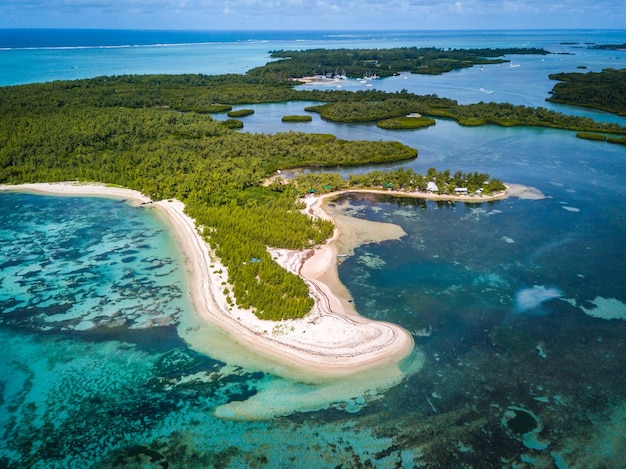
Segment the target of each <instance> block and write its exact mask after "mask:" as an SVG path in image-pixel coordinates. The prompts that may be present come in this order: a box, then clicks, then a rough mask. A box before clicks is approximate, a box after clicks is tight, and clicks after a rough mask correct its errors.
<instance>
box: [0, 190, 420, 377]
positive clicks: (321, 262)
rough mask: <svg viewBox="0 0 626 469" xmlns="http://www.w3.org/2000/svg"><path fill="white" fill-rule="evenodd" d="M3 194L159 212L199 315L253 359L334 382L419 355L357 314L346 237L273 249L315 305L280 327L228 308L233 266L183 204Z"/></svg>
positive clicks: (119, 194) (400, 336) (133, 194)
mask: <svg viewBox="0 0 626 469" xmlns="http://www.w3.org/2000/svg"><path fill="white" fill-rule="evenodd" d="M0 190H4V191H20V192H29V193H37V194H48V195H65V196H93V197H110V198H115V199H121V200H127V201H128V202H129V203H131V204H133V205H142V204H143V205H145V206H148V207H150V208H155V209H157V210H159V211H160V213H163V214H164V215H165V216H166V218H167V220H169V222H170V225H171V227H172V228H173V230H174V233H175V235H176V239H177V240H178V242H179V243H180V245H181V247H182V250H183V253H184V257H185V260H186V268H187V271H188V274H189V278H190V282H191V284H190V290H191V297H192V302H193V305H194V309H195V313H196V315H198V316H199V317H200V318H202V319H204V320H206V321H208V322H210V323H212V324H213V325H215V326H217V327H218V328H220V329H221V330H222V331H224V332H226V333H227V334H228V335H229V336H231V337H232V338H234V339H235V340H236V341H237V342H238V343H240V344H242V345H244V346H245V347H247V348H248V349H250V350H252V351H253V352H254V353H256V354H259V355H262V356H265V357H268V358H270V359H272V360H274V361H276V362H278V363H281V364H282V365H284V366H286V367H289V368H295V369H301V370H306V372H307V373H308V374H310V375H311V376H315V377H318V378H332V377H338V376H346V375H352V374H356V373H359V372H362V371H366V370H369V369H372V368H377V367H380V366H383V365H386V364H389V363H398V362H399V361H401V360H403V359H405V358H406V357H408V356H409V355H411V353H412V351H413V348H414V343H413V338H412V336H411V335H410V334H409V333H408V332H407V331H405V330H404V329H402V328H401V327H399V326H396V325H394V324H390V323H384V322H378V321H372V320H369V319H367V318H364V317H362V316H360V315H358V313H357V312H356V311H355V310H354V307H353V305H352V303H351V301H350V298H349V293H348V292H347V290H346V289H345V287H344V286H343V285H342V284H341V282H340V281H339V278H338V275H337V269H336V259H337V257H336V247H335V245H334V241H335V240H336V238H337V237H338V236H339V232H336V233H335V234H334V236H333V238H332V239H331V240H329V241H328V242H327V243H325V244H324V245H322V246H317V247H316V248H312V249H308V250H304V251H289V250H284V249H272V250H270V252H271V254H272V256H273V257H274V259H275V260H276V262H278V263H279V264H280V265H282V266H283V267H284V268H286V269H288V270H290V271H291V272H293V273H295V274H298V275H301V276H302V278H303V279H304V281H305V282H306V283H307V285H308V286H309V289H310V291H311V295H312V296H313V298H314V299H315V306H314V308H313V310H312V311H311V313H310V314H309V315H307V316H306V317H305V318H303V319H297V320H286V321H280V322H273V321H265V320H261V319H259V318H257V317H256V316H255V315H254V314H253V313H252V312H251V311H247V310H243V309H241V308H238V307H236V306H232V305H229V304H228V302H227V298H226V296H225V294H224V293H223V288H224V287H223V282H226V281H227V279H228V277H227V273H226V268H225V267H224V266H223V265H221V263H220V262H219V260H218V259H216V258H215V257H214V256H213V255H212V253H211V251H210V249H209V246H208V245H207V244H206V242H205V241H204V240H203V239H202V238H201V236H200V235H199V234H198V231H197V229H196V225H195V221H194V220H192V219H191V218H189V217H188V216H187V215H186V214H185V213H184V205H183V203H182V202H179V201H176V200H169V201H168V200H162V201H158V202H152V201H151V200H150V199H149V198H148V197H145V196H144V195H142V194H140V193H139V192H137V191H133V190H129V189H123V188H119V187H109V186H104V185H100V184H81V183H41V184H23V185H18V186H0ZM308 210H312V211H313V212H314V214H315V216H321V217H326V218H328V215H327V214H325V213H324V212H323V210H322V209H321V207H320V206H319V204H310V206H309V207H308Z"/></svg>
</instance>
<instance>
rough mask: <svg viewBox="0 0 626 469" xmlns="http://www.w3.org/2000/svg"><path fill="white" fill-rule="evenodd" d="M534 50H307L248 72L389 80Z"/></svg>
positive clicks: (536, 51) (276, 55) (292, 52)
mask: <svg viewBox="0 0 626 469" xmlns="http://www.w3.org/2000/svg"><path fill="white" fill-rule="evenodd" d="M548 53H549V52H547V51H545V50H543V49H537V48H508V49H437V48H435V47H425V48H418V47H398V48H394V49H310V50H304V51H295V50H287V51H273V52H272V53H271V57H272V58H274V59H278V60H276V61H274V62H269V63H268V64H267V65H265V66H262V67H257V68H254V69H252V70H250V71H249V72H248V75H251V76H260V77H272V78H276V79H283V80H284V79H288V78H301V77H309V76H314V75H324V76H326V75H331V76H332V75H340V74H341V75H344V76H346V77H348V78H360V77H373V76H377V77H388V76H392V75H394V74H398V73H402V72H411V73H421V74H429V75H440V74H442V73H446V72H450V71H452V70H456V69H459V68H467V67H472V66H474V65H483V64H484V65H487V64H498V63H503V62H508V60H506V59H503V58H502V56H504V55H507V54H539V55H545V54H548Z"/></svg>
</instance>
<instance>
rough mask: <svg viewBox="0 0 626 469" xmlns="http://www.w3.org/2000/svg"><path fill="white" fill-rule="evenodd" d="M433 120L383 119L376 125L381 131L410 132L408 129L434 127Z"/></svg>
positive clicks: (417, 118)
mask: <svg viewBox="0 0 626 469" xmlns="http://www.w3.org/2000/svg"><path fill="white" fill-rule="evenodd" d="M435 123H436V122H435V119H431V118H430V117H409V116H406V117H394V118H392V119H385V120H382V121H378V123H377V124H376V125H377V126H378V127H380V128H381V129H388V130H410V129H422V128H424V127H430V126H431V125H435Z"/></svg>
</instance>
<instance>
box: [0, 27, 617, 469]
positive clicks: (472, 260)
mask: <svg viewBox="0 0 626 469" xmlns="http://www.w3.org/2000/svg"><path fill="white" fill-rule="evenodd" d="M5 33H6V34H8V33H7V32H3V34H5ZM10 33H12V35H10V34H9V36H10V38H11V40H12V41H14V40H15V37H16V33H15V32H10ZM151 34H152V35H151ZM151 34H147V33H145V34H144V33H136V34H135V35H133V34H131V33H124V32H118V33H117V34H107V33H103V32H100V33H98V34H95V33H93V34H87V33H85V32H83V33H82V35H81V34H79V33H75V35H73V36H72V35H69V36H67V35H59V34H58V33H50V34H49V35H47V34H46V35H42V37H41V38H39V40H36V41H33V36H32V34H31V35H28V36H27V37H29V38H30V39H29V41H30V42H29V41H26V40H25V39H24V38H22V39H20V41H21V42H17V43H16V42H10V41H9V39H7V36H3V35H2V34H0V41H3V42H0V49H1V50H0V63H1V64H2V67H0V78H1V80H0V82H1V83H3V84H14V83H26V82H32V81H45V80H51V79H58V78H78V77H82V76H94V75H97V74H104V73H107V70H111V73H144V72H147V71H159V72H182V71H186V72H203V73H222V72H223V71H231V72H240V71H244V70H245V69H247V68H249V66H250V65H249V64H261V63H264V62H265V60H266V54H267V51H268V50H271V49H278V48H283V47H284V48H305V47H311V45H315V46H318V47H322V46H324V47H334V46H336V45H337V44H339V45H341V44H345V47H357V46H360V47H370V46H372V44H376V46H377V47H387V46H389V45H391V44H402V45H433V46H438V47H496V46H500V45H502V46H508V45H512V46H521V45H528V46H533V47H534V46H538V47H546V48H547V49H548V50H553V51H555V52H567V55H562V54H559V55H550V56H544V57H530V56H529V57H515V58H513V60H514V62H515V63H517V64H520V67H515V68H513V69H506V68H504V69H503V68H502V67H497V66H494V67H484V68H483V71H482V72H481V71H480V70H479V69H468V70H462V71H459V72H453V73H451V74H448V75H444V76H439V77H422V76H408V77H407V78H406V79H404V78H403V77H397V78H393V79H388V80H380V81H378V82H375V83H374V84H373V87H381V88H382V89H387V90H400V89H402V88H406V89H408V90H409V91H413V92H418V93H426V92H428V93H431V92H435V93H437V94H439V95H441V96H447V97H452V98H454V99H459V100H460V101H462V102H474V101H480V100H491V99H494V100H506V101H509V102H514V103H516V104H529V105H544V106H547V107H551V105H549V104H547V103H545V102H543V100H544V99H545V97H547V95H548V91H549V90H550V89H551V87H552V82H550V81H549V80H547V74H548V73H552V72H554V71H574V70H576V67H577V66H578V65H585V66H587V67H588V69H589V70H591V69H593V70H600V69H602V68H604V67H610V66H619V64H621V63H623V61H624V60H626V55H625V54H626V52H623V51H622V52H619V51H595V50H591V49H586V48H585V47H584V45H585V43H588V42H596V43H623V42H626V32H624V31H618V32H615V31H557V32H545V31H541V32H538V31H534V32H532V31H531V32H523V31H517V32H511V33H509V32H501V31H500V32H477V33H472V32H398V33H388V32H387V33H385V32H374V33H371V34H370V33H367V34H365V33H358V34H357V33H347V34H345V35H343V34H334V33H332V34H331V33H306V34H305V33H280V34H279V33H264V32H255V33H254V34H252V33H243V32H240V33H229V34H228V35H226V34H225V35H222V36H219V35H218V34H217V33H205V34H204V35H203V34H200V33H172V32H170V33H167V34H166V33H162V34H161V35H159V33H151ZM59 36H62V37H63V38H64V42H59ZM131 39H132V41H131ZM86 40H89V41H92V42H91V43H89V44H87V43H86V42H84V41H86ZM129 41H130V42H129ZM176 42H178V43H179V44H177V45H169V46H163V44H166V43H170V44H173V43H176ZM564 42H575V43H576V44H564ZM131 43H132V44H134V45H135V47H127V46H128V45H129V44H131ZM85 44H87V46H85ZM157 44H161V45H160V46H158V45H157ZM105 46H106V47H105ZM211 57H213V58H214V59H211ZM24 58H28V65H27V66H26V67H23V66H18V63H20V60H23V59H24ZM77 58H80V60H81V62H80V63H81V65H80V66H79V68H72V67H73V65H72V64H74V63H76V60H77ZM542 59H544V60H543V61H542ZM11 63H13V65H11ZM252 66H254V65H252ZM344 87H345V88H351V87H352V88H354V89H361V88H362V87H363V84H361V83H359V82H358V81H356V80H355V81H353V82H349V83H347V84H344ZM481 87H482V88H484V89H489V90H490V91H493V93H491V94H488V93H485V92H482V91H480V88H481ZM420 90H422V91H420ZM308 104H309V103H283V104H272V105H263V106H255V107H254V109H255V114H254V115H252V116H249V117H246V118H245V119H244V122H245V127H244V130H246V131H250V132H267V133H270V132H272V133H273V132H279V131H285V130H289V129H294V130H303V131H307V132H328V133H333V134H335V135H337V136H338V137H341V138H352V139H357V138H366V139H374V140H378V139H393V140H400V141H402V142H403V143H406V144H408V145H411V146H413V147H415V148H418V149H419V157H418V158H417V159H416V160H415V161H412V162H409V163H407V164H403V165H391V167H397V166H406V167H412V168H414V169H415V170H416V171H420V172H425V171H426V170H427V169H428V168H429V167H431V166H436V167H437V168H439V169H444V168H450V169H452V170H457V169H458V170H462V171H481V172H489V173H490V174H492V175H493V176H495V177H498V178H500V179H502V180H504V181H507V182H515V183H521V184H526V185H529V186H533V187H536V188H538V189H539V190H541V191H542V192H543V193H544V194H546V196H547V198H545V199H542V200H523V199H516V198H511V199H507V200H503V201H498V202H492V203H484V204H462V203H455V204H449V203H436V202H426V201H420V200H413V199H397V198H391V197H386V196H363V195H355V194H352V195H345V196H342V197H340V198H338V199H337V200H335V201H334V202H333V204H334V207H333V209H334V210H341V211H342V212H346V213H351V214H353V215H354V216H358V217H363V218H367V219H371V220H376V221H386V222H391V223H396V224H399V225H400V226H402V227H403V228H404V230H405V231H406V232H407V236H405V237H404V238H403V239H402V240H400V241H393V242H387V243H382V244H372V245H367V246H363V247H361V248H358V249H356V251H355V254H354V255H353V256H351V257H349V258H347V259H345V260H344V261H343V262H342V263H341V264H340V265H339V273H340V276H341V279H342V281H343V282H344V283H345V284H346V286H347V287H348V288H349V290H350V291H351V293H352V295H353V297H354V301H355V304H356V306H357V309H358V310H359V311H360V312H361V313H362V314H364V315H366V316H368V317H372V318H375V319H381V320H385V321H391V322H394V323H397V324H400V325H402V326H403V327H405V328H406V329H407V330H409V331H410V332H411V333H412V334H413V335H414V338H415V342H416V345H417V347H418V350H419V351H420V353H422V354H423V356H424V358H425V363H424V366H423V367H422V369H421V370H420V371H419V372H414V373H409V374H408V375H407V376H406V378H405V379H404V380H402V381H401V382H400V383H399V384H397V385H396V386H393V387H391V388H390V389H387V390H385V391H381V392H379V393H377V392H376V391H375V390H368V391H367V392H363V391H362V390H361V391H359V392H356V391H355V393H354V394H353V395H351V396H349V397H351V399H346V396H345V395H344V394H345V389H342V390H341V391H342V392H343V393H344V394H341V395H340V394H339V388H333V385H334V384H340V383H330V384H328V383H327V384H326V385H324V386H322V385H319V386H316V385H305V384H302V383H298V382H296V381H294V380H288V379H284V378H280V377H277V376H275V375H273V374H269V373H267V374H266V373H262V372H259V371H258V368H256V367H254V366H252V365H251V366H237V365H233V364H228V363H227V362H228V361H229V360H228V354H229V352H225V350H230V349H227V348H226V347H230V346H231V345H227V344H226V343H225V342H223V341H222V340H221V339H220V338H219V337H217V335H210V336H208V337H210V339H207V343H206V344H204V346H203V347H202V352H203V353H199V352H198V351H197V350H196V349H191V348H190V347H189V345H188V344H187V343H186V342H185V340H186V338H189V337H190V335H191V334H193V333H194V331H196V329H198V328H199V329H200V330H202V329H201V326H200V325H198V324H197V321H196V322H195V323H194V318H193V312H192V309H191V306H190V301H189V297H188V295H187V281H186V279H185V275H184V265H183V263H182V261H181V258H180V253H179V252H178V249H177V247H176V245H175V243H174V242H173V239H172V238H171V236H170V234H169V232H168V230H167V227H166V226H165V225H163V224H162V221H161V220H160V219H159V218H158V217H156V216H155V214H154V213H153V212H152V211H151V210H149V209H146V208H145V207H144V208H133V207H130V206H128V205H127V204H126V203H124V202H118V201H111V200H104V199H95V198H71V197H69V198H66V197H44V196H36V195H28V194H14V193H11V194H8V193H3V194H0V271H1V276H0V311H2V316H1V317H0V321H1V322H0V340H1V343H2V344H3V348H4V354H3V358H2V359H1V360H0V396H1V398H0V436H1V441H2V443H0V467H6V466H8V467H46V468H47V467H63V468H65V467H170V468H172V467H229V468H234V467H268V468H269V467H271V468H276V467H283V468H287V467H312V468H315V467H320V468H325V467H337V466H342V467H382V468H386V467H405V468H409V467H475V468H492V467H493V468H500V467H540V468H544V467H571V468H574V467H580V468H589V467H595V468H601V467H606V468H620V467H624V465H623V461H622V458H623V451H624V448H625V447H626V438H625V437H624V434H625V433H626V431H625V429H626V391H625V390H626V373H625V372H624V370H626V354H625V353H624V347H625V346H626V344H625V339H626V320H624V319H619V318H615V317H622V318H624V317H626V306H625V305H626V281H625V280H624V275H623V266H624V265H626V249H624V244H623V243H624V239H625V237H626V236H625V235H626V215H625V213H626V210H625V209H626V203H625V202H624V200H626V199H625V197H626V185H625V184H624V181H625V180H626V150H625V149H624V148H623V147H622V146H618V145H610V144H602V143H597V142H590V141H584V140H580V139H577V138H576V137H575V135H574V134H573V133H571V132H564V131H557V130H547V129H532V128H498V127H480V128H463V127H459V126H458V125H456V124H455V123H453V122H449V121H444V120H438V121H437V124H436V125H435V126H433V127H430V128H428V129H423V130H419V131H415V132H402V133H394V132H389V131H384V130H381V129H378V128H377V127H375V126H369V125H364V126H358V125H336V124H331V123H328V122H324V121H321V120H320V119H319V118H318V116H316V115H315V116H314V119H313V122H311V123H310V124H300V125H296V124H283V123H281V122H280V118H281V117H282V116H283V115H286V114H299V113H302V112H303V111H302V110H303V108H304V107H305V106H306V105H308ZM246 107H250V106H246ZM559 109H560V110H562V111H564V112H571V113H573V114H581V115H589V116H592V117H594V118H596V119H599V120H607V121H618V122H621V123H622V124H624V118H619V117H615V116H611V115H608V114H606V113H600V112H596V111H592V110H585V109H576V108H571V107H567V106H561V107H560V108H559ZM369 169H370V168H359V169H358V170H359V171H367V170H369ZM344 173H346V174H347V173H348V172H347V171H345V172H344ZM620 315H621V316H620ZM598 316H600V317H598ZM602 316H604V318H603V317H602ZM609 317H613V318H614V319H608V318H609ZM196 348H197V347H196ZM212 349H219V350H213V352H212ZM239 353H240V351H239ZM216 356H219V357H222V360H218V359H216V358H215V357H216ZM336 390H337V391H336ZM335 391H336V392H337V398H336V400H335V402H333V403H332V405H324V406H321V407H322V408H321V409H320V410H312V409H313V408H314V407H308V408H307V407H306V406H305V407H304V408H307V409H308V410H307V411H306V412H293V413H288V414H289V415H285V416H282V417H276V418H272V419H269V420H261V421H230V420H224V419H220V418H217V417H216V416H215V412H216V410H218V409H221V408H223V407H222V406H224V405H226V406H228V405H233V404H234V405H237V404H244V405H245V403H246V402H251V401H255V400H257V401H258V402H261V403H263V402H267V403H268V405H275V404H276V403H281V402H282V403H284V402H286V401H288V402H291V401H290V399H292V398H293V396H294V395H300V396H301V397H302V399H304V400H306V399H307V398H309V397H310V398H311V399H313V398H315V397H316V396H319V395H320V394H323V395H324V398H325V399H326V400H327V401H328V400H330V401H332V400H333V399H332V396H331V398H330V399H328V394H329V393H330V394H331V395H332V393H333V392H335ZM311 399H309V401H310V400H311Z"/></svg>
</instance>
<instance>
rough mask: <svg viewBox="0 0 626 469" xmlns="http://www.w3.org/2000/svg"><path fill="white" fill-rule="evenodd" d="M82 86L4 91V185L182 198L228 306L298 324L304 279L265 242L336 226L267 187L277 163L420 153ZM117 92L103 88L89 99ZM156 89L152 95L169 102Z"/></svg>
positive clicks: (278, 187) (0, 167)
mask: <svg viewBox="0 0 626 469" xmlns="http://www.w3.org/2000/svg"><path fill="white" fill-rule="evenodd" d="M121 81H125V80H121ZM85 85H90V86H92V87H93V86H94V84H93V81H90V80H88V81H86V82H78V83H76V82H71V83H66V82H58V83H54V84H45V85H28V86H24V87H21V86H18V87H11V88H3V89H2V90H1V93H0V95H1V96H2V98H1V99H2V102H1V114H0V183H22V182H38V181H66V180H78V181H100V182H103V183H107V184H116V185H121V186H124V187H128V188H131V189H135V190H139V191H141V192H142V193H144V194H146V195H149V196H150V197H152V198H153V199H168V198H178V199H180V200H182V201H184V202H185V204H186V209H187V211H188V213H189V215H190V216H191V217H193V218H195V219H196V222H197V224H198V226H199V227H203V229H202V232H203V234H204V236H205V237H206V238H207V241H208V242H209V243H210V245H211V246H212V247H213V249H214V250H215V251H216V253H217V255H218V256H219V257H220V259H221V260H222V262H223V263H224V264H225V265H226V267H227V269H228V278H229V283H230V284H231V285H232V294H233V297H234V298H233V297H231V296H230V294H229V297H231V301H236V302H237V303H238V304H240V305H241V306H244V307H251V308H253V309H254V310H255V311H256V313H257V314H258V315H259V316H260V317H262V318H267V319H273V320H278V319H284V318H287V317H301V316H303V315H305V314H307V313H308V312H309V311H310V309H311V306H312V299H311V298H310V297H309V295H308V289H307V287H306V285H305V284H304V282H303V281H302V279H300V278H299V277H297V276H295V275H293V274H290V273H288V272H287V271H286V270H284V269H282V268H281V267H279V266H278V265H277V264H276V263H275V262H274V261H273V260H272V259H271V258H270V256H269V254H268V253H267V251H266V247H267V246H271V247H283V248H291V249H299V248H303V247H308V246H311V245H314V244H316V243H320V242H323V241H324V240H325V239H326V238H328V236H329V235H330V234H331V233H332V229H333V228H332V224H330V223H329V222H326V221H322V220H312V219H311V218H309V217H308V216H306V215H304V214H302V213H301V212H300V211H299V210H298V208H299V207H298V205H297V199H298V197H297V196H298V192H297V188H296V187H295V186H284V185H282V184H274V185H270V186H269V187H263V186H262V185H261V182H262V181H263V180H264V179H265V177H266V176H267V175H269V174H271V173H272V172H273V171H275V170H276V169H277V168H288V167H299V166H337V165H357V164H366V163H368V164H369V163H375V162H379V161H399V160H403V159H408V158H415V157H416V156H417V151H416V150H414V149H412V148H409V147H406V146H404V145H401V144H399V143H397V142H369V141H368V142H366V141H343V140H339V139H336V138H335V137H333V136H332V135H308V134H304V133H296V132H287V133H279V134H276V135H264V134H247V133H240V132H237V131H234V130H231V129H229V128H228V127H227V126H224V125H222V124H221V123H220V122H219V121H217V120H214V119H212V118H211V117H210V116H209V115H207V114H199V113H196V112H179V111H174V110H173V109H171V108H170V107H168V106H166V105H160V106H156V107H149V108H148V107H143V106H141V107H135V106H136V104H135V103H136V100H135V98H136V96H138V95H139V96H140V95H142V94H143V92H144V90H145V87H144V85H143V80H142V79H140V80H138V84H137V85H136V89H133V86H132V85H129V84H128V83H126V84H124V86H123V87H122V88H121V90H120V92H119V93H118V92H115V93H112V95H113V94H115V95H116V96H111V101H110V102H111V103H115V104H113V105H110V106H107V105H106V102H107V101H106V100H103V101H99V100H97V99H93V100H91V99H86V100H82V99H80V88H81V87H83V86H85ZM109 89H110V88H108V85H105V90H102V89H101V90H96V89H91V90H90V91H88V92H87V93H86V95H87V96H92V97H93V96H97V95H102V94H106V93H103V91H107V90H109ZM168 92H170V91H168ZM158 94H159V91H155V92H154V93H153V96H152V99H156V100H161V97H158V96H157V95H158ZM123 96H126V97H127V99H128V100H127V101H124V99H123ZM170 98H171V96H170ZM251 259H255V260H257V261H256V262H250V260H251ZM235 298H236V300H235Z"/></svg>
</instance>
